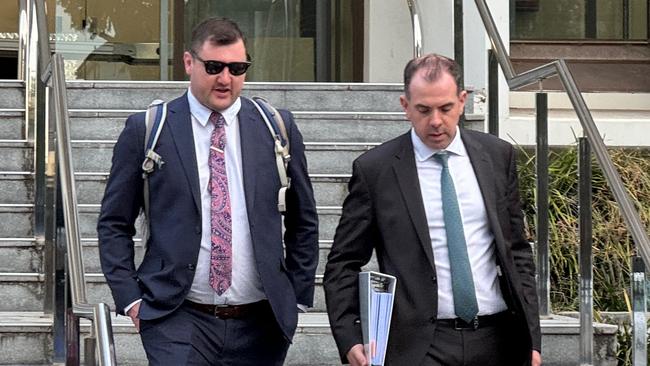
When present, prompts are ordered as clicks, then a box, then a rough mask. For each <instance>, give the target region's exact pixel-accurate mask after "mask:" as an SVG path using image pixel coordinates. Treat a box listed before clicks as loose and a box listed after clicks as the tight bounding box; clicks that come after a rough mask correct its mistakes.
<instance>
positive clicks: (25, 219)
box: [0, 204, 341, 240]
mask: <svg viewBox="0 0 650 366" xmlns="http://www.w3.org/2000/svg"><path fill="white" fill-rule="evenodd" d="M24 206H25V207H22V206H16V205H12V206H11V207H5V206H3V205H0V232H1V233H2V237H3V238H25V237H30V236H33V229H32V227H31V226H32V221H31V220H32V215H33V205H31V204H26V205H24ZM98 215H99V208H98V207H95V206H93V207H91V208H90V210H89V209H87V207H85V206H80V213H79V230H80V233H81V237H82V238H95V237H97V231H96V227H97V217H98ZM318 215H319V239H320V240H331V239H332V238H333V237H334V231H335V229H336V225H337V224H338V222H339V218H340V216H341V209H340V207H319V208H318ZM138 227H140V222H139V221H137V222H136V228H138Z"/></svg>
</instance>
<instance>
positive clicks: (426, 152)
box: [411, 126, 467, 161]
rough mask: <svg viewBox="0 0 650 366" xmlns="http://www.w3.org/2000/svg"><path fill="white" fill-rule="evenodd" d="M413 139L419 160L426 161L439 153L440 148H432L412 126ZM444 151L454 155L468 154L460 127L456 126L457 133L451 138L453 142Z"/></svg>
mask: <svg viewBox="0 0 650 366" xmlns="http://www.w3.org/2000/svg"><path fill="white" fill-rule="evenodd" d="M411 141H412V142H413V150H414V151H415V158H416V159H417V160H418V161H425V160H428V159H429V158H431V157H432V156H433V155H434V154H437V153H439V152H440V151H443V150H439V149H432V148H430V147H429V146H427V145H425V144H424V142H422V140H421V139H420V136H418V135H417V134H416V133H415V129H413V128H411ZM444 151H447V152H449V153H452V154H454V155H460V156H464V155H467V150H465V145H464V144H463V140H462V139H461V138H460V128H459V127H458V126H456V135H455V136H454V138H453V139H452V140H451V143H449V146H447V148H446V149H444Z"/></svg>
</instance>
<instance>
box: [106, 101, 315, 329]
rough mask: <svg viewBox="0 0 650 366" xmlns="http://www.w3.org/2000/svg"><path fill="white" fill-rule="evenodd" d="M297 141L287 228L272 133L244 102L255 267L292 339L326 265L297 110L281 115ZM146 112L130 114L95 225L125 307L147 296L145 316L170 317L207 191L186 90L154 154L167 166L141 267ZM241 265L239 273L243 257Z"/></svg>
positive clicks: (195, 246)
mask: <svg viewBox="0 0 650 366" xmlns="http://www.w3.org/2000/svg"><path fill="white" fill-rule="evenodd" d="M281 113H282V116H283V117H284V121H285V124H286V128H287V132H288V135H289V140H290V143H291V157H292V160H291V162H290V163H289V167H288V174H287V175H288V176H289V177H290V178H291V186H290V189H289V190H288V192H287V213H286V214H285V215H284V224H285V227H286V231H285V234H284V245H285V247H286V253H285V248H283V245H282V244H283V240H282V239H283V238H282V215H281V214H280V213H279V212H278V209H277V203H278V198H277V195H278V189H279V188H280V180H279V176H278V171H277V166H276V161H275V153H274V150H273V139H272V137H271V135H270V133H269V131H268V129H267V127H266V126H265V124H264V122H263V121H262V119H261V116H260V115H259V113H258V112H257V110H256V109H255V107H254V106H253V104H252V103H251V102H250V101H249V100H247V99H245V98H242V107H241V110H240V112H239V115H238V119H239V124H240V134H241V141H240V143H241V151H242V165H243V180H244V192H245V196H246V209H247V211H248V220H249V223H250V233H251V238H252V242H253V251H254V254H255V258H256V263H257V270H258V271H259V274H260V278H261V280H262V286H263V289H264V292H265V294H266V296H267V298H268V300H269V302H270V304H271V307H272V308H273V312H274V314H275V317H276V320H277V322H278V324H279V325H280V327H281V328H282V331H283V332H284V334H285V336H286V337H287V339H289V340H290V339H291V338H292V337H293V334H294V332H295V328H296V325H297V319H298V315H297V306H296V304H297V303H299V304H304V305H308V306H311V305H312V302H313V296H314V277H315V272H316V265H317V263H318V219H317V215H316V204H315V202H314V198H313V190H312V186H311V182H310V180H309V177H308V175H307V162H306V159H305V153H304V145H303V142H302V136H301V134H300V132H299V131H298V128H297V127H296V125H295V123H294V121H293V117H292V115H291V114H290V113H289V112H287V111H281ZM144 135H145V123H144V113H137V114H134V115H132V116H130V117H129V118H128V119H127V121H126V125H125V128H124V130H123V131H122V133H121V135H120V137H119V139H118V141H117V143H116V145H115V148H114V151H113V161H112V168H111V173H110V176H109V178H108V183H107V185H106V191H105V194H104V199H103V200H102V207H101V213H100V216H99V221H98V224H97V232H98V237H99V252H100V259H101V264H102V270H103V272H104V275H105V277H106V280H107V282H108V284H109V286H110V288H111V291H112V294H113V298H114V300H115V306H116V308H117V311H118V312H123V310H124V308H125V307H126V306H128V305H129V304H130V303H132V302H133V301H135V300H137V299H142V300H143V301H142V304H141V305H140V315H139V316H140V318H142V319H156V318H159V317H163V316H165V315H167V314H169V313H171V312H172V311H174V310H175V309H176V308H178V307H179V306H180V305H181V304H182V302H183V301H184V299H185V297H186V295H187V293H188V291H189V290H190V287H191V285H192V280H193V278H194V269H195V268H196V261H197V258H198V253H199V247H200V243H201V228H202V226H201V199H200V198H201V195H200V192H199V175H198V169H197V163H196V154H195V149H194V137H193V133H192V122H191V116H190V110H189V104H188V101H187V95H183V96H182V97H180V98H177V99H175V100H173V101H171V102H170V103H169V104H168V114H167V120H166V122H165V125H164V126H163V129H162V131H161V134H160V138H159V140H158V144H157V146H156V148H155V150H156V152H157V153H158V154H159V155H160V156H161V157H162V159H163V161H164V165H162V167H156V169H155V170H154V171H153V172H152V173H151V174H150V175H149V187H150V188H149V196H150V205H149V207H150V208H149V212H150V219H149V233H150V236H149V240H148V249H147V250H146V252H145V254H144V258H143V260H142V263H141V264H140V266H139V267H137V268H136V267H135V264H134V244H133V236H134V235H135V232H136V231H135V230H136V229H135V222H136V219H137V217H138V215H139V213H140V210H141V208H142V202H143V179H142V168H141V165H142V160H143V158H144V147H143V145H144ZM233 265H234V268H233V270H235V271H236V270H237V268H236V263H234V264H233Z"/></svg>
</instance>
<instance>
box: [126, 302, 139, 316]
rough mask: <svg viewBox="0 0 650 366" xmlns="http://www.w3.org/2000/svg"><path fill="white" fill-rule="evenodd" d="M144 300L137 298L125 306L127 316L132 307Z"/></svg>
mask: <svg viewBox="0 0 650 366" xmlns="http://www.w3.org/2000/svg"><path fill="white" fill-rule="evenodd" d="M141 302H142V299H137V300H135V301H134V302H132V303H130V304H129V305H128V306H127V307H125V308H124V314H126V315H127V316H128V315H129V310H131V308H132V307H134V306H135V304H139V303H141Z"/></svg>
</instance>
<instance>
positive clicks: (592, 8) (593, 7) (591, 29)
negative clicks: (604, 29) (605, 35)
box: [585, 0, 598, 39]
mask: <svg viewBox="0 0 650 366" xmlns="http://www.w3.org/2000/svg"><path fill="white" fill-rule="evenodd" d="M597 37H598V8H597V4H596V0H585V38H589V39H595V38H597Z"/></svg>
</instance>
